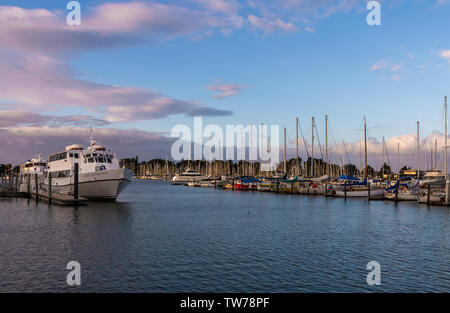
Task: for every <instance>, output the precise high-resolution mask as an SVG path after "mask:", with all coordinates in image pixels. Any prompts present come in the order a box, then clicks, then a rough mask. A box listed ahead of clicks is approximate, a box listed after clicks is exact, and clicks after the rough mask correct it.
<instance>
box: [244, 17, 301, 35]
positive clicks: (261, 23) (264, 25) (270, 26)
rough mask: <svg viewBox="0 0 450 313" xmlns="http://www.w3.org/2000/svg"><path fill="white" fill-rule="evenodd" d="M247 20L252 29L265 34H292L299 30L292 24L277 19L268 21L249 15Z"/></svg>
mask: <svg viewBox="0 0 450 313" xmlns="http://www.w3.org/2000/svg"><path fill="white" fill-rule="evenodd" d="M247 19H248V21H249V22H250V24H251V25H252V26H253V27H255V28H257V29H261V30H263V31H264V33H266V34H269V33H273V32H276V31H281V32H294V31H298V30H299V28H298V27H297V26H295V25H294V24H292V23H289V22H284V21H282V20H281V19H279V18H275V19H268V18H265V17H262V18H260V17H257V16H255V15H249V16H248V18H247Z"/></svg>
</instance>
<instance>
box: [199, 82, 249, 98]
mask: <svg viewBox="0 0 450 313" xmlns="http://www.w3.org/2000/svg"><path fill="white" fill-rule="evenodd" d="M244 87H245V86H243V85H237V84H218V85H213V86H206V89H208V90H211V91H214V92H216V94H215V95H214V98H216V99H222V98H226V97H231V96H235V95H238V94H240V93H241V92H242V89H243V88H244Z"/></svg>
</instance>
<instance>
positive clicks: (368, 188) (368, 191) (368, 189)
mask: <svg viewBox="0 0 450 313" xmlns="http://www.w3.org/2000/svg"><path fill="white" fill-rule="evenodd" d="M367 199H369V201H370V183H367Z"/></svg>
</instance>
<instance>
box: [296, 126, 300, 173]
mask: <svg viewBox="0 0 450 313" xmlns="http://www.w3.org/2000/svg"><path fill="white" fill-rule="evenodd" d="M295 125H296V128H295V134H296V135H295V136H296V137H295V138H296V139H295V144H296V148H297V171H296V175H299V174H300V165H299V163H298V117H297V119H296V123H295Z"/></svg>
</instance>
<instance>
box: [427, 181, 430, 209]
mask: <svg viewBox="0 0 450 313" xmlns="http://www.w3.org/2000/svg"><path fill="white" fill-rule="evenodd" d="M427 189H428V192H427V204H428V205H430V194H431V185H430V184H428V186H427Z"/></svg>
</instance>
